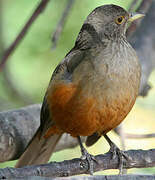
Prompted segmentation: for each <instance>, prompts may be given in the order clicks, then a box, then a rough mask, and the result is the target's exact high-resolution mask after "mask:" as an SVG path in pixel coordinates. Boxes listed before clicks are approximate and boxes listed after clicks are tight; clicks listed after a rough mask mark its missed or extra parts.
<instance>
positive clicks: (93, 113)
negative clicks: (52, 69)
mask: <svg viewBox="0 0 155 180" xmlns="http://www.w3.org/2000/svg"><path fill="white" fill-rule="evenodd" d="M129 98H130V97H122V98H121V99H119V100H116V99H114V100H112V101H110V102H107V99H106V97H103V98H102V101H100V102H98V99H97V98H94V97H92V96H89V95H85V94H82V93H81V90H80V88H77V86H75V85H73V84H71V83H70V84H58V85H56V86H55V87H54V88H53V89H52V92H51V93H48V96H47V100H48V104H49V108H50V112H51V116H52V121H54V126H52V127H51V128H50V129H49V130H48V132H47V134H46V135H45V136H46V137H48V136H50V135H53V134H55V133H62V132H66V133H69V134H71V136H74V137H76V136H90V135H92V134H93V133H94V132H98V133H103V132H104V133H107V132H108V131H110V130H111V129H113V128H115V127H116V126H117V125H118V124H120V123H121V121H122V120H123V119H124V118H125V117H126V115H127V114H128V112H129V111H130V109H131V108H132V106H133V104H134V101H135V99H133V100H132V102H131V99H129ZM100 99H101V98H100ZM129 101H130V104H129V105H128V103H129Z"/></svg>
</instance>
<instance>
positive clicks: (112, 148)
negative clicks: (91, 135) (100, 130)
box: [103, 134, 130, 174]
mask: <svg viewBox="0 0 155 180" xmlns="http://www.w3.org/2000/svg"><path fill="white" fill-rule="evenodd" d="M103 136H104V137H105V139H106V140H107V142H108V144H109V145H110V150H109V151H110V152H111V153H112V159H115V158H116V156H118V158H119V174H122V173H123V158H125V159H126V160H130V158H129V157H128V156H127V155H126V154H125V153H124V152H123V151H121V150H120V149H119V148H118V147H117V146H116V145H115V144H114V143H113V142H112V141H111V140H110V138H109V137H108V136H107V135H106V134H103Z"/></svg>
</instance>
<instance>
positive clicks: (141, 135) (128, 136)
mask: <svg viewBox="0 0 155 180" xmlns="http://www.w3.org/2000/svg"><path fill="white" fill-rule="evenodd" d="M124 135H125V137H126V138H128V139H144V138H155V133H152V134H129V133H125V134H124Z"/></svg>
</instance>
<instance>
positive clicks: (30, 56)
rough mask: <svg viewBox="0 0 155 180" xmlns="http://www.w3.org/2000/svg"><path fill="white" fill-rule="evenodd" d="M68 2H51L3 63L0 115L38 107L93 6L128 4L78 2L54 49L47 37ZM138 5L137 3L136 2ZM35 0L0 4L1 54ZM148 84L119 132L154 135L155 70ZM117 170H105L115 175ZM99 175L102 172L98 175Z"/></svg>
mask: <svg viewBox="0 0 155 180" xmlns="http://www.w3.org/2000/svg"><path fill="white" fill-rule="evenodd" d="M67 2H68V0H51V1H50V2H49V4H48V6H47V8H46V9H45V11H44V12H43V13H42V14H41V15H40V16H39V18H38V19H37V20H36V21H35V22H34V23H33V25H32V27H31V28H30V30H29V31H28V33H27V35H26V36H25V38H24V39H23V41H22V42H21V43H20V45H19V46H18V48H17V49H16V50H15V51H14V53H13V54H12V56H11V57H10V58H9V60H8V61H7V64H6V66H5V68H4V69H3V71H2V72H1V74H0V111H3V110H9V109H13V108H19V107H22V106H26V105H29V104H34V103H41V102H42V100H43V97H44V94H45V91H46V88H47V86H48V83H49V80H50V78H51V75H52V72H53V70H54V69H55V67H56V66H57V64H58V63H59V62H60V61H61V60H62V59H63V58H64V56H65V55H66V53H67V52H68V51H69V50H70V49H71V48H72V47H73V46H74V42H75V39H76V37H77V34H78V32H79V30H80V28H81V25H82V24H83V21H84V20H85V18H86V17H87V15H88V14H89V13H90V12H91V11H92V10H93V9H94V8H95V7H97V6H99V5H103V4H108V3H115V4H117V5H120V6H122V7H124V8H125V9H128V8H129V6H130V4H131V2H132V0H126V1H124V0H91V1H90V0H78V1H75V3H74V4H73V7H72V9H71V10H70V12H69V15H68V18H67V21H66V23H65V26H64V29H63V31H62V34H61V36H60V39H59V41H58V43H57V47H56V48H55V49H53V48H52V41H51V37H52V34H53V33H54V31H55V28H56V25H57V23H58V22H59V20H60V18H61V16H62V12H63V11H64V8H65V7H66V4H67ZM137 2H138V3H137V6H138V4H139V3H140V2H141V1H140V0H139V1H137ZM38 3H39V0H22V1H21V0H12V1H10V0H0V56H2V54H3V53H4V51H5V49H6V48H7V47H8V46H9V45H10V44H11V43H12V42H13V40H14V39H15V37H16V36H17V35H18V33H19V31H20V30H21V28H22V27H23V25H24V24H25V22H26V21H27V20H28V18H29V17H30V15H31V14H32V12H33V11H34V9H35V8H36V6H37V5H38ZM149 82H150V83H151V85H152V89H151V90H150V91H149V94H148V95H147V97H145V98H141V97H139V98H138V99H137V102H136V104H135V106H134V108H133V109H132V111H131V112H130V114H129V115H128V116H127V118H126V120H125V121H124V122H123V128H124V131H125V132H127V133H134V134H145V133H154V132H155V100H154V99H155V88H154V87H155V72H152V74H151V76H150V79H149ZM109 136H110V137H111V139H112V140H113V141H114V142H115V143H116V144H117V145H118V146H120V139H119V137H118V136H117V135H116V134H115V133H114V132H110V133H109ZM154 145H155V138H150V139H148V138H147V139H146V138H145V139H126V140H125V147H126V149H150V148H155V147H154ZM108 149H109V146H108V145H107V143H106V141H105V140H104V139H101V140H100V141H99V142H98V143H97V144H96V145H94V146H93V147H91V148H89V149H88V151H89V152H90V153H92V154H101V153H102V154H103V153H105V152H107V151H108ZM79 156H80V149H79V147H77V148H75V149H74V150H73V149H70V150H65V151H61V152H58V153H55V154H54V155H53V157H52V160H55V161H62V160H64V159H72V158H74V157H79ZM13 164H14V162H7V163H2V164H0V168H2V167H6V166H13ZM117 172H118V171H117V170H108V171H104V172H103V174H107V173H109V174H114V173H117ZM129 172H134V173H135V172H136V173H142V174H144V173H146V174H147V173H148V174H149V173H150V174H151V173H155V168H147V169H132V170H129ZM98 174H101V172H99V173H98Z"/></svg>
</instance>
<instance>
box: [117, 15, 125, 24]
mask: <svg viewBox="0 0 155 180" xmlns="http://www.w3.org/2000/svg"><path fill="white" fill-rule="evenodd" d="M123 20H124V16H119V17H117V18H116V20H115V22H116V24H122V22H123Z"/></svg>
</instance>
